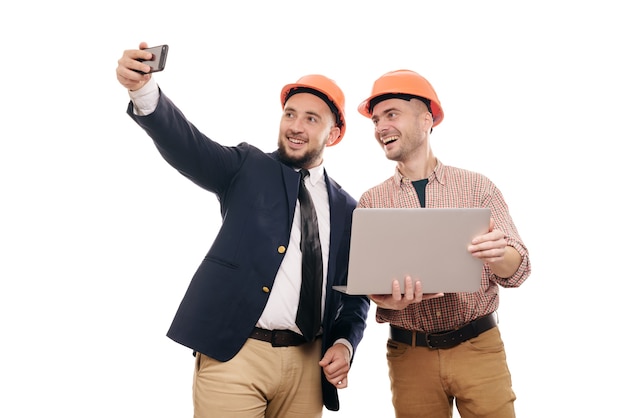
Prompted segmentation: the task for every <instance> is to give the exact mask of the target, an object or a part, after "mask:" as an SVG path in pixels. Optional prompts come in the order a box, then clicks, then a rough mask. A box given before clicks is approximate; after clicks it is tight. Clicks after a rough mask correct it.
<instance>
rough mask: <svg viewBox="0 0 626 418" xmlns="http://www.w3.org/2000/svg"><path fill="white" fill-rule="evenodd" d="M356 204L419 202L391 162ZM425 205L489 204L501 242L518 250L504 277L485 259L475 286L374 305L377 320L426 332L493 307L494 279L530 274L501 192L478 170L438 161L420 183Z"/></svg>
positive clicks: (504, 282)
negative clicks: (404, 303)
mask: <svg viewBox="0 0 626 418" xmlns="http://www.w3.org/2000/svg"><path fill="white" fill-rule="evenodd" d="M358 207H362V208H418V207H420V202H419V198H418V196H417V192H416V191H415V188H414V187H413V184H412V183H411V180H410V179H408V178H407V177H404V176H402V174H401V173H400V171H399V170H398V169H397V168H396V172H395V175H394V176H393V177H391V178H389V179H387V180H386V181H384V182H383V183H381V184H379V185H378V186H375V187H373V188H371V189H369V190H367V191H366V192H365V193H363V195H362V196H361V199H360V200H359V205H358ZM426 207H430V208H472V207H488V208H490V209H491V217H492V218H493V220H494V222H495V228H496V229H499V230H501V231H504V234H505V236H506V240H507V244H508V245H510V246H511V247H513V248H515V249H516V250H517V251H518V252H519V253H520V255H521V256H522V262H521V264H520V266H519V268H518V270H517V271H516V272H515V274H513V276H511V277H509V278H502V277H498V276H496V275H495V274H494V273H492V272H491V270H490V268H489V267H488V266H487V264H485V266H484V269H483V275H482V285H481V288H480V290H479V291H478V292H475V293H447V294H445V295H444V296H443V297H440V298H435V299H430V300H425V301H422V302H421V303H417V304H411V305H409V306H408V307H407V308H405V309H403V310H392V309H382V308H377V310H376V321H377V322H381V323H382V322H389V323H390V324H391V325H394V326H396V327H400V328H404V329H408V330H413V331H422V332H429V333H432V332H442V331H448V330H453V329H457V328H459V327H461V326H463V325H465V324H467V323H469V322H471V321H473V320H474V319H476V318H479V317H481V316H485V315H488V314H490V313H492V312H494V311H495V310H496V309H497V308H498V302H499V297H498V285H500V286H503V287H518V286H520V285H521V284H522V283H523V282H524V281H525V280H526V278H527V277H528V276H529V274H530V260H529V258H528V251H527V249H526V246H525V245H524V243H523V242H522V240H521V238H520V236H519V234H518V232H517V228H516V227H515V224H514V223H513V219H511V216H510V214H509V209H508V206H507V204H506V202H505V201H504V198H503V196H502V193H501V192H500V191H499V190H498V188H497V187H496V186H495V185H494V184H493V183H492V182H491V181H490V180H489V179H488V178H487V177H485V176H484V175H482V174H479V173H475V172H472V171H468V170H464V169H460V168H455V167H449V166H445V165H443V164H442V163H441V162H440V161H438V162H437V166H436V167H435V170H434V171H433V173H432V174H431V175H430V177H429V178H428V184H427V185H426Z"/></svg>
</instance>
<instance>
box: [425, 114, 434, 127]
mask: <svg viewBox="0 0 626 418" xmlns="http://www.w3.org/2000/svg"><path fill="white" fill-rule="evenodd" d="M423 115H424V116H423V117H424V122H425V123H426V127H427V128H428V130H431V129H433V123H434V120H433V114H432V113H430V112H429V111H428V110H426V111H425V112H424V113H423Z"/></svg>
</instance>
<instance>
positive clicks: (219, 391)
mask: <svg viewBox="0 0 626 418" xmlns="http://www.w3.org/2000/svg"><path fill="white" fill-rule="evenodd" d="M321 341H322V340H321V338H318V339H317V340H315V341H314V342H311V343H308V344H303V345H300V346H297V347H272V345H271V344H270V343H267V342H264V341H259V340H254V339H248V340H247V341H246V343H245V345H244V346H243V348H242V349H241V350H240V351H239V353H237V355H236V356H235V357H234V358H233V359H231V360H230V361H227V362H220V361H217V360H214V359H212V358H210V357H207V356H205V355H203V354H200V353H196V367H195V372H194V380H193V405H194V418H286V417H289V418H292V417H293V418H319V417H321V416H322V408H323V402H322V381H321V373H322V371H321V368H320V366H319V364H318V362H319V360H320V359H321V351H322V342H321Z"/></svg>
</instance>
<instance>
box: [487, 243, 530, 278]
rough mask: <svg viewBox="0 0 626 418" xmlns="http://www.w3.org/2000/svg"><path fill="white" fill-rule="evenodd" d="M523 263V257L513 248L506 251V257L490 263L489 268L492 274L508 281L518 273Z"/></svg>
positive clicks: (506, 248)
mask: <svg viewBox="0 0 626 418" xmlns="http://www.w3.org/2000/svg"><path fill="white" fill-rule="evenodd" d="M521 262H522V256H521V255H520V253H519V252H517V250H516V249H515V248H513V247H511V246H507V247H505V249H504V256H503V257H501V258H500V259H499V260H498V261H494V262H490V263H488V264H489V268H490V269H491V272H492V273H493V274H495V275H496V276H498V277H502V278H504V279H507V278H509V277H511V276H513V275H514V274H515V272H517V269H519V266H520V264H521Z"/></svg>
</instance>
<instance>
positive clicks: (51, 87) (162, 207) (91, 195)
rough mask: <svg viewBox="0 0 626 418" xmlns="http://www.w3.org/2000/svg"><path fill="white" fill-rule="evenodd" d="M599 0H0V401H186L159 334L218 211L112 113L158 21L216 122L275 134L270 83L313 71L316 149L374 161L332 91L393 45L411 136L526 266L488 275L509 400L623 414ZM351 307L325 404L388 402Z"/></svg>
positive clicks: (109, 406)
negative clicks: (465, 180)
mask: <svg viewBox="0 0 626 418" xmlns="http://www.w3.org/2000/svg"><path fill="white" fill-rule="evenodd" d="M621 8H622V7H621V6H620V5H619V2H612V1H604V0H599V1H595V2H582V1H547V0H545V1H541V2H540V1H524V2H521V1H518V2H499V1H471V2H470V1H449V2H435V1H430V2H423V1H416V0H412V1H400V0H387V1H384V2H383V1H370V0H360V1H340V0H333V1H330V0H328V1H326V0H319V1H316V2H298V1H269V2H257V1H253V0H234V1H230V2H199V1H198V2H197V1H187V0H180V1H177V2H165V1H150V2H129V1H118V0H113V1H109V2H97V3H93V2H79V1H74V2H72V1H69V0H61V1H55V2H44V1H41V0H39V1H34V2H15V1H14V2H9V3H7V4H6V5H4V6H3V7H2V9H3V10H2V13H1V16H2V17H1V18H0V20H1V22H0V23H1V24H0V35H2V37H1V39H2V52H3V54H2V62H1V64H2V65H1V66H0V75H1V80H2V89H1V90H0V97H1V100H0V106H1V112H0V115H1V123H0V130H1V131H0V138H1V142H0V144H1V148H0V199H1V200H0V202H1V204H0V246H1V248H0V250H1V254H2V255H1V256H0V280H1V281H0V283H1V287H0V318H1V319H0V320H1V321H2V322H1V330H2V343H1V344H0V383H1V388H2V389H0V390H1V391H2V392H1V401H0V416H2V417H11V418H13V417H42V416H59V417H61V416H62V417H81V418H83V417H190V416H191V415H192V408H191V397H190V396H191V377H192V368H193V365H192V364H193V357H192V356H191V352H190V351H189V350H188V349H186V348H184V347H182V346H179V345H178V344H176V343H174V342H172V341H171V340H169V339H168V338H166V337H165V332H166V331H167V329H168V327H169V324H170V321H171V319H172V317H173V315H174V313H175V311H176V309H177V307H178V303H179V302H180V300H181V298H182V296H183V294H184V292H185V290H186V288H187V285H188V283H189V279H190V278H191V276H192V274H193V273H194V271H195V269H196V267H197V266H198V264H199V263H200V261H201V259H202V257H203V256H204V254H205V253H206V251H207V250H208V248H209V246H210V244H211V242H212V239H213V236H214V234H215V233H216V231H217V228H218V226H219V223H220V216H219V210H218V205H217V201H216V199H215V198H214V196H213V195H211V194H209V193H207V192H205V191H203V190H202V189H200V188H199V187H197V186H195V185H193V184H192V183H191V182H189V181H188V180H186V179H185V178H183V177H182V176H181V175H179V174H178V173H177V172H176V171H175V170H174V169H172V168H171V167H169V166H168V165H167V164H166V163H165V162H164V161H163V160H162V159H161V157H160V156H159V155H158V153H157V151H156V149H155V148H154V146H153V144H152V142H151V140H150V139H149V138H148V137H147V136H146V134H145V133H144V132H143V131H142V130H141V129H140V128H138V127H137V126H136V125H135V124H134V123H133V122H132V121H131V119H130V118H129V117H128V116H127V115H126V114H125V110H126V105H127V102H128V96H127V93H126V91H125V89H123V88H122V87H121V86H120V85H119V84H118V82H117V80H116V78H115V67H116V65H117V59H118V58H119V57H120V56H121V55H122V52H123V50H124V49H129V48H136V47H137V46H138V44H139V42H141V41H146V42H148V43H149V44H150V45H158V44H162V43H168V44H169V45H170V55H169V58H168V63H167V67H166V70H165V71H164V72H163V73H160V74H158V75H156V77H157V81H158V83H159V84H160V85H161V87H162V88H163V90H164V92H165V93H166V94H167V95H168V96H170V97H171V98H172V99H173V100H174V101H175V103H176V104H177V105H178V106H179V107H180V108H181V109H182V110H183V111H184V112H185V113H186V115H187V116H188V118H189V119H190V120H192V121H193V122H194V123H195V124H196V125H197V126H198V127H200V129H201V130H203V131H204V132H205V133H206V134H207V135H209V136H210V137H212V138H214V139H216V140H218V141H220V142H222V143H224V144H237V143H239V142H241V141H248V142H250V143H253V144H255V145H257V146H259V147H260V148H262V149H264V150H266V151H272V150H274V148H275V144H276V140H277V134H278V121H279V118H280V112H281V109H280V103H279V91H280V89H281V88H282V86H283V85H284V84H286V83H289V82H294V81H296V79H297V78H299V77H300V76H301V75H304V74H310V73H322V74H325V75H328V76H330V77H331V78H333V79H335V80H336V81H337V82H338V83H339V85H340V86H342V88H343V89H344V92H345V94H346V98H347V104H346V106H347V133H346V137H345V139H344V140H343V141H342V143H340V144H339V145H338V146H336V147H333V148H329V149H328V150H327V152H326V162H325V164H326V168H327V169H328V171H329V173H330V174H331V175H332V176H333V177H334V178H335V179H336V180H337V181H338V182H339V183H340V184H342V185H343V186H344V188H346V189H347V190H348V191H349V192H350V193H351V194H352V195H353V196H355V197H356V198H358V197H359V196H360V194H361V193H362V192H363V191H364V190H365V189H366V188H368V187H370V186H373V185H375V184H377V183H379V182H381V181H383V180H384V179H386V178H387V177H389V176H390V175H391V174H392V172H393V164H391V163H390V162H389V161H387V160H386V159H385V158H384V155H383V153H382V151H381V150H380V149H379V148H378V146H377V145H376V144H375V142H374V140H373V132H372V124H371V122H370V121H368V120H367V119H366V118H363V117H362V116H361V115H359V114H358V113H357V111H356V108H357V105H358V103H359V102H360V101H361V100H363V99H365V98H366V97H367V96H368V95H369V93H370V89H371V85H372V83H373V81H374V80H375V79H376V78H377V77H379V76H380V75H381V74H383V73H384V72H387V71H391V70H395V69H401V68H409V69H413V70H415V71H417V72H419V73H421V74H422V75H424V76H425V77H426V78H428V79H429V80H430V81H431V83H432V84H433V85H434V87H435V89H436V91H437V93H438V95H439V98H440V100H441V102H442V105H443V109H444V112H445V119H444V120H443V123H442V124H441V125H440V126H438V127H436V128H435V131H434V133H433V135H432V146H433V149H434V152H435V154H436V155H437V156H438V157H439V158H440V159H441V160H442V161H443V162H444V163H446V164H448V165H454V166H459V167H463V168H468V169H471V170H475V171H479V172H481V173H483V174H485V175H487V176H488V177H489V178H490V179H491V180H493V181H494V182H495V183H496V185H498V187H499V188H500V189H501V190H502V192H503V193H504V196H505V199H506V200H507V202H508V204H509V207H510V210H511V212H512V215H513V218H514V220H515V222H516V225H517V227H518V229H519V231H520V233H521V235H522V238H523V239H524V241H525V243H526V245H527V246H528V248H529V250H530V255H531V261H532V267H533V273H532V275H531V277H530V278H529V279H528V281H527V282H526V283H525V284H524V285H522V286H521V287H520V288H518V289H505V290H503V291H502V293H501V295H502V296H501V307H500V310H499V317H500V326H501V332H502V334H503V338H504V341H505V346H506V350H507V355H508V360H509V366H510V369H511V372H512V375H513V383H514V389H515V391H516V393H517V395H518V401H517V403H516V406H517V413H518V416H519V417H533V418H535V417H555V416H561V417H569V416H585V417H592V416H593V417H605V416H618V415H620V414H621V416H624V412H623V409H622V405H621V400H622V399H621V397H622V396H623V385H622V384H621V383H620V382H622V379H623V376H622V375H623V373H624V372H625V367H624V359H623V354H622V353H623V349H622V345H621V341H622V340H623V337H622V335H621V334H622V333H621V331H622V322H623V318H624V314H623V311H622V309H620V308H621V304H622V295H623V289H624V285H623V282H624V278H625V273H624V269H623V253H624V251H623V241H624V232H625V230H624V229H625V228H624V222H623V218H622V217H620V215H621V214H622V212H623V210H622V209H621V208H620V206H621V202H622V200H623V198H622V196H621V194H622V190H623V185H622V183H623V180H624V174H623V162H622V156H623V151H622V149H623V145H624V140H625V139H626V135H625V128H624V115H625V114H626V106H625V105H624V95H625V93H626V85H625V82H624V74H626V69H625V68H624V67H625V65H624V59H623V58H624V57H623V56H624V39H626V38H625V36H626V30H625V29H624V22H623V13H622V12H621ZM386 336H387V326H385V325H382V324H376V323H375V321H374V316H373V311H372V315H371V316H370V320H369V326H368V328H367V330H366V333H365V337H364V339H363V341H362V343H361V345H360V346H359V347H358V350H357V353H356V359H355V363H354V367H353V369H352V371H351V374H350V378H349V388H347V389H345V390H343V391H341V392H340V400H341V405H342V406H341V410H340V411H339V412H337V413H332V412H326V413H325V416H326V415H328V416H345V417H361V416H379V417H391V416H393V410H392V408H391V404H390V392H389V382H388V378H387V365H386V360H385V354H384V353H385V342H386Z"/></svg>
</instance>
